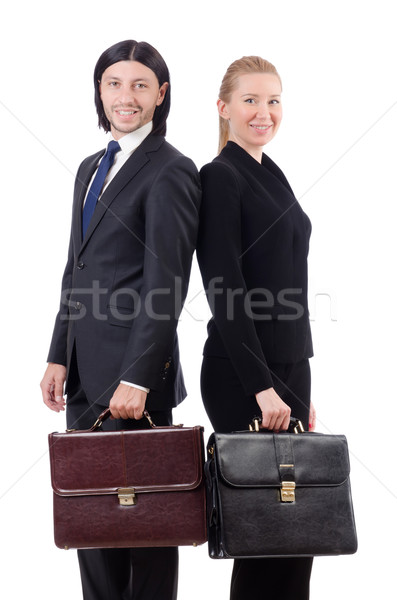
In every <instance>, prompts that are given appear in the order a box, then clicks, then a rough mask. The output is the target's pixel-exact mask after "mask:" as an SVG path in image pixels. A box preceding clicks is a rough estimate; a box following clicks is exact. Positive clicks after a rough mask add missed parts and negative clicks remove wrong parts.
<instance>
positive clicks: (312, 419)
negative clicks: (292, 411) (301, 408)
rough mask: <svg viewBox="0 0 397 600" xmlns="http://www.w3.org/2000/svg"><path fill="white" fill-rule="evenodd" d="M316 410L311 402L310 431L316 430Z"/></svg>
mask: <svg viewBox="0 0 397 600" xmlns="http://www.w3.org/2000/svg"><path fill="white" fill-rule="evenodd" d="M316 421H317V415H316V409H315V408H314V406H313V402H310V411H309V431H314V430H315V429H316Z"/></svg>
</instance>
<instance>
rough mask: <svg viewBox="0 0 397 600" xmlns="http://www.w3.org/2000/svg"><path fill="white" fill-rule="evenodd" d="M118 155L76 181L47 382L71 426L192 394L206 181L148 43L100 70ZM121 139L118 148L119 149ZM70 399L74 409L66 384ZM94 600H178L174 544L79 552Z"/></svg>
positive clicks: (114, 51) (100, 104)
mask: <svg viewBox="0 0 397 600" xmlns="http://www.w3.org/2000/svg"><path fill="white" fill-rule="evenodd" d="M94 85H95V103H96V108H97V112H98V118H99V126H100V127H102V128H103V129H104V130H105V131H106V132H109V131H110V133H111V135H112V141H111V142H110V143H109V145H108V150H107V152H106V154H105V155H104V156H103V154H104V151H101V152H98V153H96V154H94V155H93V156H90V157H88V158H86V159H85V160H84V161H83V162H82V164H81V165H80V168H79V170H78V173H77V177H76V182H75V190H74V203H73V209H72V228H71V238H70V247H69V254H68V260H67V264H66V269H65V272H64V276H63V281H62V296H61V305H60V310H59V313H58V315H57V318H56V322H55V328H54V333H53V337H52V342H51V346H50V351H49V355H48V363H49V364H48V367H47V370H46V372H45V375H44V378H43V380H42V382H41V389H42V394H43V400H44V402H45V404H46V405H47V406H48V407H49V408H50V409H51V410H54V411H57V412H59V411H61V410H64V407H65V404H66V416H67V426H68V428H77V429H85V428H87V427H90V426H91V425H92V423H93V422H94V421H95V420H96V418H97V417H98V415H99V414H100V413H101V412H102V410H103V409H104V407H106V406H110V409H111V413H112V416H113V419H112V420H108V421H106V422H105V423H104V424H103V428H104V429H106V430H117V429H127V428H129V429H134V428H142V427H145V426H146V424H145V423H144V421H145V420H141V419H142V415H143V411H144V409H145V407H146V408H147V409H148V410H149V412H150V414H151V416H152V419H153V421H154V423H155V424H157V425H168V424H171V422H172V420H171V419H172V416H171V409H172V407H174V406H176V405H177V404H178V403H179V402H181V401H182V400H183V398H184V397H185V395H186V391H185V387H184V382H183V376H182V372H181V367H180V363H179V353H178V340H177V336H176V327H177V322H178V317H179V314H180V311H181V309H182V304H183V301H184V299H185V296H186V291H187V286H188V279H189V274H190V267H191V260H192V254H193V251H194V248H195V243H196V234H197V226H198V208H199V203H200V188H199V178H198V173H197V170H196V167H195V166H194V164H193V163H192V161H191V160H190V159H188V158H186V157H184V156H183V155H182V154H181V153H180V152H178V151H177V150H176V149H175V148H173V147H172V146H170V145H169V144H168V143H167V142H166V141H165V139H164V135H165V133H166V119H167V116H168V112H169V108H170V93H171V90H170V79H169V73H168V68H167V66H166V64H165V62H164V60H163V59H162V57H161V56H160V54H159V53H158V52H157V51H156V50H155V49H154V48H153V47H152V46H150V45H149V44H147V43H145V42H139V43H138V42H136V41H134V40H127V41H124V42H120V43H118V44H115V45H114V46H112V47H110V48H109V49H107V50H106V51H105V52H104V53H103V54H102V55H101V57H100V58H99V60H98V62H97V65H96V67H95V71H94ZM117 142H118V144H117ZM65 383H66V387H65V392H66V395H67V401H66V403H65V401H64V397H63V394H64V390H63V388H64V384H65ZM78 557H79V563H80V571H81V577H82V585H83V595H84V598H85V600H101V599H103V600H105V599H106V600H124V599H127V598H128V599H134V600H135V599H138V598H139V600H168V599H170V600H171V599H174V598H176V589H177V569H178V553H177V549H176V548H149V549H131V550H130V549H118V550H116V549H109V550H79V551H78Z"/></svg>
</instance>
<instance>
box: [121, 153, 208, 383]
mask: <svg viewBox="0 0 397 600" xmlns="http://www.w3.org/2000/svg"><path fill="white" fill-rule="evenodd" d="M200 201H201V187H200V179H199V175H198V172H197V169H196V167H195V165H194V164H193V162H192V161H191V160H190V159H188V158H186V157H184V156H178V157H176V158H174V159H173V160H172V161H171V163H170V162H168V163H167V164H165V165H164V167H163V168H162V169H161V170H160V171H159V173H158V174H157V175H156V176H155V178H154V180H153V183H152V185H151V188H150V192H149V194H148V197H147V199H146V202H145V215H144V218H145V252H144V267H143V284H142V288H141V292H140V299H141V303H142V304H141V310H140V312H139V315H138V316H137V317H136V318H135V319H134V323H133V326H132V328H131V333H130V336H129V340H128V344H127V347H126V351H125V354H124V360H123V363H122V365H121V371H120V379H123V380H125V381H130V382H134V383H136V384H138V385H141V386H145V387H148V388H150V389H151V390H156V391H161V389H162V388H163V387H164V384H165V378H166V371H167V369H168V367H169V364H170V362H171V360H172V354H173V349H174V345H175V337H176V328H177V325H178V319H179V315H180V313H181V310H182V307H183V302H184V300H185V297H186V293H187V288H188V283H189V276H190V269H191V263H192V256H193V252H194V250H195V247H196V240H197V231H198V213H199V207H200Z"/></svg>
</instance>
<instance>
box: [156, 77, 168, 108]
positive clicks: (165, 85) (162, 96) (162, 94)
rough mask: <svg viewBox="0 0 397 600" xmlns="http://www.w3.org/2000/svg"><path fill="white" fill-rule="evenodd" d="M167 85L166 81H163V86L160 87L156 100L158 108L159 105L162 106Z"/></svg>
mask: <svg viewBox="0 0 397 600" xmlns="http://www.w3.org/2000/svg"><path fill="white" fill-rule="evenodd" d="M169 85H170V84H169V83H168V81H165V82H164V83H163V85H162V86H161V88H160V89H159V97H158V98H157V102H156V106H160V104H162V102H163V100H164V98H165V93H166V91H167V90H168V87H169Z"/></svg>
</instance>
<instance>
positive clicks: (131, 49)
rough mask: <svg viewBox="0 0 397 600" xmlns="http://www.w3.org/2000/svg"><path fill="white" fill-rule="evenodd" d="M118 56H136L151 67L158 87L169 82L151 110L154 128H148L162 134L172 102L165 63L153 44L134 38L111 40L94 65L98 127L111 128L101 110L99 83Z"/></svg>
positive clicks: (126, 58)
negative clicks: (158, 104)
mask: <svg viewBox="0 0 397 600" xmlns="http://www.w3.org/2000/svg"><path fill="white" fill-rule="evenodd" d="M121 60H135V61H137V62H140V63H142V64H143V65H145V67H148V68H149V69H151V70H152V71H153V73H154V74H155V75H156V77H157V79H158V82H159V86H160V87H161V86H162V85H163V83H165V82H166V81H168V83H169V85H168V89H167V91H166V93H165V96H164V100H163V102H162V103H161V104H160V106H156V109H155V111H154V115H153V129H152V131H151V133H152V135H153V134H154V135H165V134H166V131H167V117H168V113H169V112H170V106H171V83H170V74H169V72H168V67H167V65H166V64H165V61H164V59H163V57H162V56H161V54H159V52H157V50H156V48H153V46H151V45H150V44H148V43H147V42H136V41H135V40H125V41H124V42H118V43H117V44H114V46H111V47H110V48H108V49H107V50H105V52H103V53H102V54H101V56H100V57H99V59H98V62H97V64H96V65H95V70H94V86H95V106H96V110H97V113H98V125H99V127H102V128H103V129H104V130H105V131H106V133H107V132H108V131H110V123H109V121H108V119H107V117H106V115H105V111H104V110H103V104H102V100H101V95H100V91H99V84H100V81H101V79H102V75H103V73H104V71H106V69H107V68H108V67H110V66H111V65H114V64H115V63H117V62H119V61H121Z"/></svg>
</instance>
